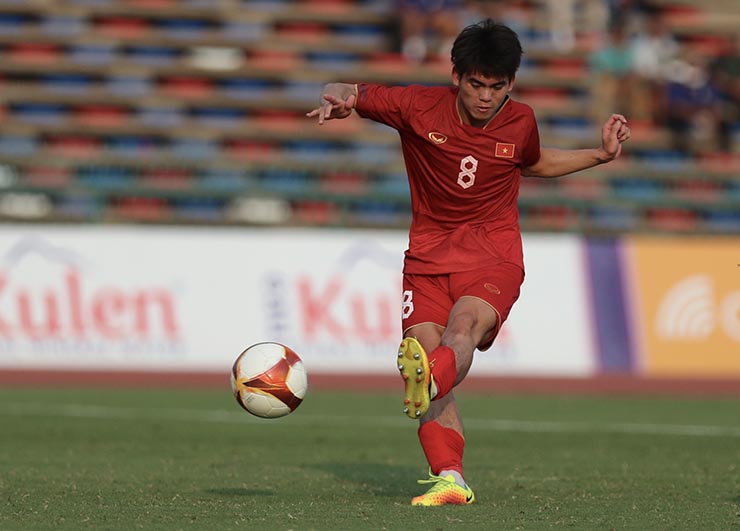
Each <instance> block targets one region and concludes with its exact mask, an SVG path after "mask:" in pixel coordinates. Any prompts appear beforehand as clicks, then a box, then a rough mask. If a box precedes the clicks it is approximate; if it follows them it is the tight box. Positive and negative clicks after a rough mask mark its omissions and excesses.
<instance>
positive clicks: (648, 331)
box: [625, 237, 740, 378]
mask: <svg viewBox="0 0 740 531" xmlns="http://www.w3.org/2000/svg"><path fill="white" fill-rule="evenodd" d="M625 246H626V251H627V254H628V256H629V262H628V263H629V264H630V275H629V276H630V279H631V289H630V295H631V297H630V299H631V301H632V311H631V315H632V317H633V329H634V330H635V331H636V342H637V345H636V351H637V352H638V356H639V365H640V369H641V372H643V373H644V374H646V375H648V376H686V377H697V378H702V377H722V378H735V377H738V376H740V238H724V239H723V238H714V239H709V238H675V239H667V238H663V239H658V238H649V237H634V238H630V239H629V240H627V241H625Z"/></svg>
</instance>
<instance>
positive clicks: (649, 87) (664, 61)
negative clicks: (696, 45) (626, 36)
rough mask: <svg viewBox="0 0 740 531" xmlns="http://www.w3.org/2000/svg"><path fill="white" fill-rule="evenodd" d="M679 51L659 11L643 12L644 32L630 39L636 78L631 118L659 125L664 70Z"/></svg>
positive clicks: (655, 9)
mask: <svg viewBox="0 0 740 531" xmlns="http://www.w3.org/2000/svg"><path fill="white" fill-rule="evenodd" d="M678 52H679V44H678V41H677V40H676V38H675V36H674V35H673V34H672V33H671V32H670V31H668V28H667V26H666V24H665V20H664V17H663V13H662V12H661V10H660V9H659V8H648V9H646V10H645V26H644V29H643V30H640V31H638V32H637V33H636V34H635V36H634V37H633V38H632V57H631V59H632V71H633V72H634V73H635V74H636V76H635V77H634V79H633V83H634V85H633V89H634V91H635V92H634V93H635V98H634V101H633V103H634V107H633V108H632V109H631V111H632V113H631V114H630V118H631V119H645V120H652V121H654V122H662V120H663V116H664V114H665V101H664V95H665V83H666V75H667V69H668V65H670V64H671V63H672V62H673V61H674V60H675V59H676V57H677V56H678Z"/></svg>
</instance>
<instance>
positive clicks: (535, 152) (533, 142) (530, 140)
mask: <svg viewBox="0 0 740 531" xmlns="http://www.w3.org/2000/svg"><path fill="white" fill-rule="evenodd" d="M529 121H530V124H529V127H528V129H529V135H528V136H527V138H526V140H525V144H524V150H523V151H522V167H523V168H527V167H529V166H532V165H534V164H536V163H537V161H538V160H540V131H539V128H538V127H537V120H536V119H535V117H534V112H532V111H531V110H530V114H529Z"/></svg>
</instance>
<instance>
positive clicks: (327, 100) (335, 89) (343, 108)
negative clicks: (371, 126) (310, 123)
mask: <svg viewBox="0 0 740 531" xmlns="http://www.w3.org/2000/svg"><path fill="white" fill-rule="evenodd" d="M356 100H357V85H352V84H349V83H329V84H327V85H324V89H323V90H322V91H321V98H320V100H319V106H318V107H317V108H315V109H314V110H312V111H310V112H307V113H306V116H308V117H309V118H315V117H317V116H318V118H319V125H321V124H323V123H324V122H325V121H326V120H334V119H339V118H347V117H348V116H349V115H350V114H352V109H354V107H355V101H356Z"/></svg>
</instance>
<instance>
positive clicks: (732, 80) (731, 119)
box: [709, 33, 740, 152]
mask: <svg viewBox="0 0 740 531" xmlns="http://www.w3.org/2000/svg"><path fill="white" fill-rule="evenodd" d="M709 72H710V79H711V82H712V85H713V86H714V87H715V88H716V90H717V95H718V98H719V105H720V112H719V131H718V135H719V148H720V149H721V150H722V151H727V152H730V151H732V150H733V133H734V130H735V129H736V128H737V129H740V33H738V34H736V35H734V36H733V37H731V38H728V39H726V40H725V42H724V46H723V48H722V49H721V50H720V52H719V53H718V54H717V57H716V58H715V59H714V60H713V61H712V62H711V63H710V65H709Z"/></svg>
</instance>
